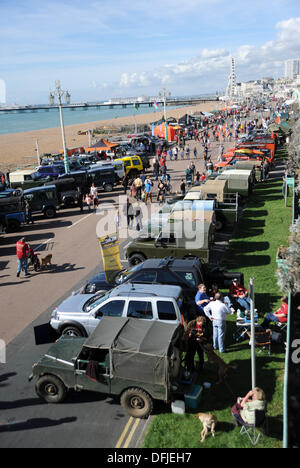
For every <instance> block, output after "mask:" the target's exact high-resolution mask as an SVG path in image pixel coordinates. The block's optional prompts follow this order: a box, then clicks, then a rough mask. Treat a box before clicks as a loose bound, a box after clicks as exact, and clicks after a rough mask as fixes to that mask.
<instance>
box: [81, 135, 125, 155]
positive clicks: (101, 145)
mask: <svg viewBox="0 0 300 468" xmlns="http://www.w3.org/2000/svg"><path fill="white" fill-rule="evenodd" d="M116 146H119V144H118V143H111V142H109V141H107V140H104V139H103V138H101V140H99V141H97V143H95V144H94V145H91V146H90V147H89V148H85V151H87V152H89V151H109V150H110V149H111V148H115V147H116Z"/></svg>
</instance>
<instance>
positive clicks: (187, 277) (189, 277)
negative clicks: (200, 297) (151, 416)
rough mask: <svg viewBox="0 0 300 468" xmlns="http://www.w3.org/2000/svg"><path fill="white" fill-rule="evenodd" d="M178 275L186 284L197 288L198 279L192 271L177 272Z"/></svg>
mask: <svg viewBox="0 0 300 468" xmlns="http://www.w3.org/2000/svg"><path fill="white" fill-rule="evenodd" d="M176 274H177V275H178V276H180V278H182V279H183V280H184V281H185V282H186V283H188V284H190V285H191V286H192V287H195V288H196V287H197V284H198V283H197V278H195V276H194V275H193V273H192V272H190V271H176Z"/></svg>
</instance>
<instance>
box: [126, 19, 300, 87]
mask: <svg viewBox="0 0 300 468" xmlns="http://www.w3.org/2000/svg"><path fill="white" fill-rule="evenodd" d="M276 29H277V30H278V33H277V36H276V37H275V39H274V40H272V41H267V42H265V43H263V44H261V45H260V46H253V45H247V44H244V45H241V46H239V47H237V48H236V49H235V50H234V51H232V55H233V56H234V57H235V61H236V67H237V75H238V73H241V74H242V76H243V77H244V78H243V80H251V79H256V78H261V77H262V76H265V75H266V74H267V75H269V76H274V75H277V76H278V74H279V75H280V74H281V76H282V75H283V62H284V60H286V59H288V58H292V57H298V56H299V55H300V18H291V19H289V20H286V21H281V22H278V23H277V24H276ZM230 57H231V56H230V54H229V52H228V51H227V50H226V49H224V48H219V49H208V48H204V49H202V50H201V51H200V52H199V55H198V56H197V57H194V58H191V59H189V60H187V61H186V62H180V63H174V64H166V65H164V66H162V67H160V68H159V69H155V70H153V71H143V72H142V73H137V72H133V73H124V74H123V75H122V78H121V81H120V86H121V87H125V88H126V87H127V88H129V87H136V88H142V87H144V86H145V87H146V86H151V85H152V86H159V85H164V84H165V85H169V86H171V85H174V86H176V84H177V85H179V84H182V83H183V82H184V80H186V79H189V80H190V79H194V80H195V83H196V82H198V83H199V86H200V85H201V80H202V81H203V80H204V79H207V78H209V77H210V79H211V82H212V83H214V82H215V83H222V82H223V85H224V87H225V86H226V81H227V78H228V75H229V69H230V68H229V67H230ZM259 73H261V74H262V76H258V74H259ZM237 78H238V79H239V76H237Z"/></svg>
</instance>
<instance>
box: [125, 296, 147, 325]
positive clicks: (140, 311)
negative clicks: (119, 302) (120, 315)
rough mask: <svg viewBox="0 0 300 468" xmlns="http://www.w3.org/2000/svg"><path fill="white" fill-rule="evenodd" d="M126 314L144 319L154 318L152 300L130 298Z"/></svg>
mask: <svg viewBox="0 0 300 468" xmlns="http://www.w3.org/2000/svg"><path fill="white" fill-rule="evenodd" d="M126 316H127V317H131V318H138V319H144V320H154V316H153V307H152V302H151V301H145V300H139V299H130V300H129V302H128V308H127V311H126Z"/></svg>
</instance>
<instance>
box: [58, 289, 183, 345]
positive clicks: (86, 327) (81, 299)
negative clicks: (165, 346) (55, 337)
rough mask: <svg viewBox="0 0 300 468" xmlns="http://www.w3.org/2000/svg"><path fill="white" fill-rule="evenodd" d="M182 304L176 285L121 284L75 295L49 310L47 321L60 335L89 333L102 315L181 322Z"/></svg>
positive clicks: (84, 335)
mask: <svg viewBox="0 0 300 468" xmlns="http://www.w3.org/2000/svg"><path fill="white" fill-rule="evenodd" d="M182 305H183V295H182V289H181V287H179V286H169V285H161V284H158V285H157V284H134V283H128V284H123V285H120V286H118V287H116V288H114V289H112V290H111V291H109V292H103V291H102V292H100V293H97V294H93V295H87V294H79V295H74V296H71V297H69V298H68V299H66V300H65V301H64V302H62V303H61V304H60V305H59V306H58V307H56V308H55V309H54V311H53V313H52V316H51V320H50V325H51V327H52V328H53V329H54V330H55V331H56V332H58V334H60V335H70V336H83V337H86V336H89V335H90V334H91V333H92V332H93V331H94V330H95V328H96V327H97V325H98V324H99V320H101V318H102V317H103V316H110V317H132V318H139V319H144V320H159V321H161V322H166V323H173V324H174V323H180V322H181V310H180V308H181V307H182Z"/></svg>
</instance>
